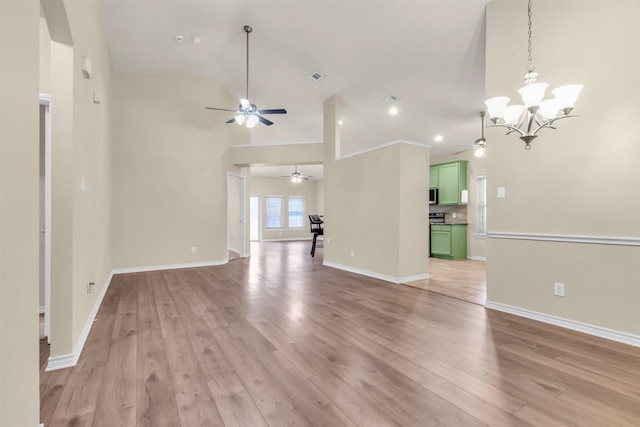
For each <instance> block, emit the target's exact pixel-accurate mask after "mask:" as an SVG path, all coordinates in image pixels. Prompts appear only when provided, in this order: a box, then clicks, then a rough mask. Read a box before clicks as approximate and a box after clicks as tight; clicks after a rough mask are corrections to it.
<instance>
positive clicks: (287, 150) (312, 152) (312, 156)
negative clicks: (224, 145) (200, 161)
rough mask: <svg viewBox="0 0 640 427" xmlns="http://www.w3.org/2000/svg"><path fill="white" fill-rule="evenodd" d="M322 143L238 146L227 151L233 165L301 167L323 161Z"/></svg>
mask: <svg viewBox="0 0 640 427" xmlns="http://www.w3.org/2000/svg"><path fill="white" fill-rule="evenodd" d="M323 150H324V144H323V143H322V142H314V143H306V144H271V145H239V146H234V147H232V148H231V150H230V151H229V161H230V162H231V163H232V164H234V165H240V166H247V165H294V164H297V165H302V164H318V163H322V162H323V160H324V151H323Z"/></svg>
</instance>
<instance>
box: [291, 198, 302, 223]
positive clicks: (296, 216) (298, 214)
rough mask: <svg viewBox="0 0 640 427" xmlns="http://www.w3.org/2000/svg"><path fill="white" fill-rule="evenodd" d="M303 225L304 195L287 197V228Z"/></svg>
mask: <svg viewBox="0 0 640 427" xmlns="http://www.w3.org/2000/svg"><path fill="white" fill-rule="evenodd" d="M301 227H304V197H289V228H301Z"/></svg>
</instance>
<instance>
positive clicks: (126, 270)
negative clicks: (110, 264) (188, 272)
mask: <svg viewBox="0 0 640 427" xmlns="http://www.w3.org/2000/svg"><path fill="white" fill-rule="evenodd" d="M228 262H229V259H228V258H225V259H222V260H217V261H205V262H189V263H184V264H164V265H149V266H145V267H126V268H116V269H114V270H113V271H112V272H111V273H112V274H124V273H144V272H147V271H160V270H176V269H178V268H194V267H212V266H216V265H223V264H226V263H228Z"/></svg>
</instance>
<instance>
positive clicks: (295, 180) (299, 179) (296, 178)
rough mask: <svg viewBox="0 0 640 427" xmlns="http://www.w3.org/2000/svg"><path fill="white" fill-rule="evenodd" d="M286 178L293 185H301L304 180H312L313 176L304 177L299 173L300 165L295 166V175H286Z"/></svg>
mask: <svg viewBox="0 0 640 427" xmlns="http://www.w3.org/2000/svg"><path fill="white" fill-rule="evenodd" d="M285 178H289V179H290V180H291V183H292V184H300V183H301V182H302V181H303V180H304V181H306V180H308V179H309V178H311V176H307V175H302V174H301V173H300V172H298V165H295V170H294V171H293V173H292V174H291V175H286V176H285Z"/></svg>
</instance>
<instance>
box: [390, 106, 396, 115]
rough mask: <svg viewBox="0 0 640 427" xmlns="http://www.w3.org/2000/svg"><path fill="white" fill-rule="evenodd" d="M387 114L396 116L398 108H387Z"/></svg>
mask: <svg viewBox="0 0 640 427" xmlns="http://www.w3.org/2000/svg"><path fill="white" fill-rule="evenodd" d="M389 114H391V115H392V116H395V115H396V114H398V107H391V108H389Z"/></svg>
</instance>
